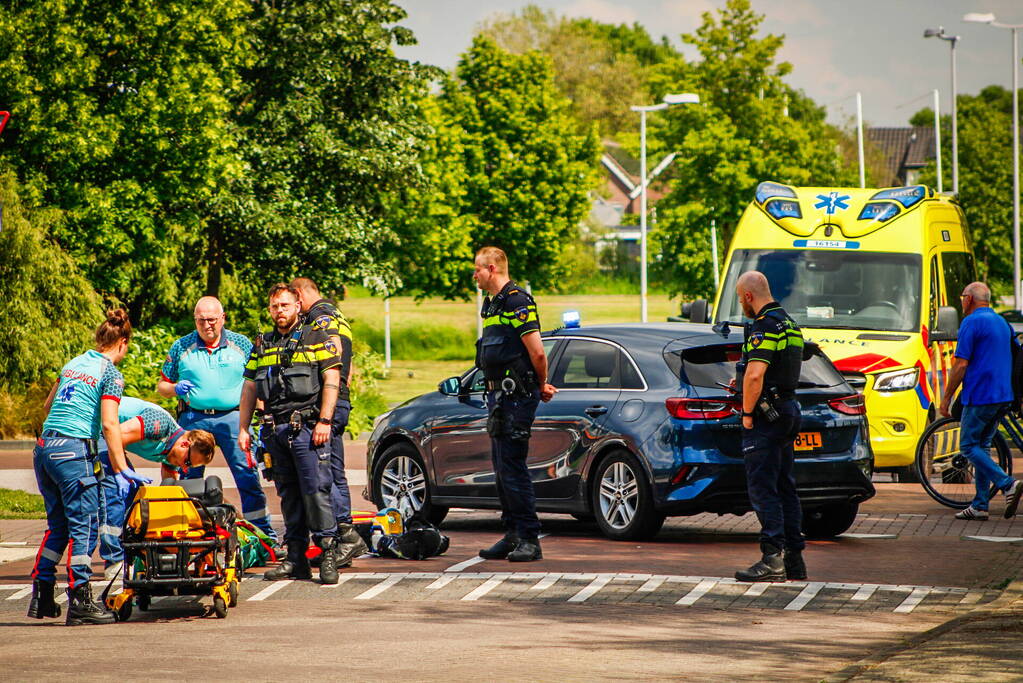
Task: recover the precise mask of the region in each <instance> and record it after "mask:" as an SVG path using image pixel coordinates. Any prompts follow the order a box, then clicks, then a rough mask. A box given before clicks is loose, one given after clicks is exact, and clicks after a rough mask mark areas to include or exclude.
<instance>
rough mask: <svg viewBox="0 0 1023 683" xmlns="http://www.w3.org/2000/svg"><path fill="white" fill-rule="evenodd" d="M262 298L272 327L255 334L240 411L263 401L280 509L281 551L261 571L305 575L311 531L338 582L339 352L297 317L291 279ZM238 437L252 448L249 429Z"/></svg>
mask: <svg viewBox="0 0 1023 683" xmlns="http://www.w3.org/2000/svg"><path fill="white" fill-rule="evenodd" d="M268 298H269V300H270V305H269V311H270V317H271V318H272V319H273V321H274V329H273V330H271V331H270V332H266V333H264V334H261V335H259V336H258V337H256V343H255V345H254V346H253V349H252V354H251V355H250V357H249V361H248V363H246V365H245V380H246V381H245V386H244V387H243V388H242V395H241V410H240V412H239V419H240V421H241V425H242V426H245V425H248V424H249V422H250V421H251V419H252V413H253V410H254V409H255V405H256V399H257V398H258V399H259V400H261V401H262V402H263V426H262V429H261V431H260V440H261V441H262V443H263V447H264V448H265V449H266V451H267V453H269V455H270V459H271V467H272V470H273V480H274V485H275V486H276V487H277V495H279V496H280V498H281V512H282V513H283V515H284V542H285V544H287V546H288V554H287V559H285V560H284V561H283V562H281V564H280V565H278V566H277V567H273V568H272V569H269V570H267V572H266V573H265V574H263V578H264V579H266V580H268V581H275V580H279V579H307V578H310V577H311V575H312V572H311V570H310V568H309V560H308V559H307V558H306V551H307V549H308V548H309V536H310V534H311V535H312V538H313V541H314V542H315V543H316V544H317V545H318V546H319V547H320V548H321V549H322V550H323V557H322V559H321V561H320V581H321V582H322V583H326V584H336V583H337V582H338V580H339V576H338V572H337V554H336V551H337V545H336V544H337V518H336V517H335V514H334V505H333V502H332V500H331V490H332V489H333V487H334V479H333V475H332V472H331V458H330V438H331V428H332V425H333V420H334V407H335V406H336V405H337V394H338V389H339V383H340V378H341V370H340V367H341V359H340V358H338V356H337V349H336V348H334V349H332V348H331V347H332V346H333V344H331V342H330V340H328V339H327V335H326V334H325V333H324V332H323V331H322V330H314V329H313V328H312V327H311V326H310V325H306V324H303V323H302V321H301V320H300V317H299V303H298V302H299V297H298V292H297V291H296V290H295V288H294V287H292V286H291V285H286V284H283V283H280V284H276V285H274V286H273V287H271V288H270V292H269V294H268ZM238 445H239V446H240V447H241V449H242V450H243V451H245V452H246V453H251V449H252V438H251V437H250V435H249V432H248V430H247V429H241V430H240V431H239V433H238Z"/></svg>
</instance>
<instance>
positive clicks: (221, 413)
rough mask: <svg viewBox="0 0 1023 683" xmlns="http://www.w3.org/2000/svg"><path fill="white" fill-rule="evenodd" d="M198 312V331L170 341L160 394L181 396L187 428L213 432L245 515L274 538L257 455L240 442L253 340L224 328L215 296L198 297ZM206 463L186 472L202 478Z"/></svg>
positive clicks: (182, 419)
mask: <svg viewBox="0 0 1023 683" xmlns="http://www.w3.org/2000/svg"><path fill="white" fill-rule="evenodd" d="M194 317H195V332H192V333H190V334H187V335H185V336H184V337H182V338H181V339H178V340H177V341H176V342H174V345H173V346H171V348H170V352H169V353H168V354H167V359H166V360H165V361H164V363H163V369H162V373H161V376H160V381H159V382H158V383H157V385H156V390H157V391H158V392H159V393H160V395H161V396H166V397H167V398H172V397H175V396H176V397H178V399H180V400H181V402H182V404H183V407H184V410H182V411H181V413H180V415H178V424H180V425H181V427H182V428H183V429H201V430H203V431H207V432H209V433H210V434H212V435H213V438H214V439H216V440H217V445H218V446H220V452H221V453H223V454H224V459H225V460H226V461H227V465H228V467H230V468H231V474H232V475H233V476H234V483H235V486H237V487H238V495H239V496H240V497H241V500H242V517H243V518H244V519H246V520H248V521H250V522H252V523H253V524H255V525H256V526H258V527H259V528H260V529H262V530H263V531H264V532H266V534H267V535H269V536H270V537H271V538H276V537H277V535H276V533H275V532H274V529H273V525H272V524H271V522H270V510H269V509H268V508H267V506H266V494H265V493H264V492H263V487H262V486H261V485H260V482H259V472H258V471H257V470H256V465H255V461H253V460H252V459H251V458H247V457H246V456H245V453H243V452H242V451H241V449H240V448H238V400H239V398H240V396H241V393H242V384H243V380H242V372H243V371H244V370H245V362H246V361H248V359H249V354H250V353H251V352H252V343H251V342H250V341H249V340H248V339H247V338H245V337H244V336H242V335H240V334H237V333H235V332H232V331H230V330H227V329H224V309H223V307H222V306H221V305H220V301H219V300H217V298H216V297H212V296H204V297H203V298H201V299H199V301H198V303H196V305H195V315H194ZM205 469H206V468H205V467H193V468H192V469H191V470H190V471H189V473H188V476H187V478H189V479H202V477H203V476H204V475H205Z"/></svg>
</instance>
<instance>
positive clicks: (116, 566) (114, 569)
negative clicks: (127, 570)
mask: <svg viewBox="0 0 1023 683" xmlns="http://www.w3.org/2000/svg"><path fill="white" fill-rule="evenodd" d="M123 568H124V562H114V563H113V564H112V565H110V566H109V567H107V568H106V569H104V570H103V578H104V579H105V580H106V582H107V583H110V581H111V580H112V579H113V578H114V577H115V576H118V575H120V573H121V569H123Z"/></svg>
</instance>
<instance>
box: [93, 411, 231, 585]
mask: <svg viewBox="0 0 1023 683" xmlns="http://www.w3.org/2000/svg"><path fill="white" fill-rule="evenodd" d="M117 419H118V420H120V422H121V425H120V431H121V443H122V444H123V445H124V450H125V451H127V452H128V453H132V454H133V455H137V456H139V457H140V458H143V459H145V460H148V461H150V462H155V463H159V465H160V470H161V477H162V478H163V479H167V478H177V474H178V471H179V470H180V471H182V472H186V473H187V472H188V471H189V470H190V469H198V468H202V467H204V466H205V465H207V464H209V462H210V461H211V460H213V449H214V448H216V445H217V444H216V441H215V440H214V437H213V435H212V434H210V433H209V432H207V431H203V430H200V429H196V430H191V431H185V430H184V429H182V428H181V427H180V426H178V423H177V422H175V421H174V418H172V417H171V416H170V413H168V412H167V411H166V410H164V409H163V408H161V407H160V406H158V405H156V404H155V403H150V402H148V401H143V400H142V399H140V398H134V397H132V396H125V397H123V398H122V399H121V403H120V405H119V406H118V409H117ZM99 461H100V464H102V465H103V472H104V474H105V475H107V476H105V477H104V478H103V481H102V482H100V515H99V519H98V523H99V524H98V530H99V554H100V557H102V558H103V559H104V560H105V562H106V572H105V578H106V579H107V580H108V581H109V580H110V579H112V578H113V577H114V576H116V575H117V574H118V573H120V571H121V562H122V561H123V560H124V548H123V547H122V545H121V528H122V527H123V526H124V513H125V510H126V509H127V505H128V502H129V500H130V494H129V496H128V497H125V496H124V495H122V494H121V493H120V492H119V491H118V490H117V486H116V485H115V484H114V480H113V477H112V476H110V475H111V473H112V469H111V464H110V452H109V448H108V447H107V443H106V440H105V439H100V442H99ZM128 467H129V468H130V467H131V463H130V462H129V463H128Z"/></svg>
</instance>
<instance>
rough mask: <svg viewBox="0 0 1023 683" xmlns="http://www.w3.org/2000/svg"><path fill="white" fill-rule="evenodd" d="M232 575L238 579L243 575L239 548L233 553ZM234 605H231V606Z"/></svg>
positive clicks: (243, 565) (243, 570)
mask: <svg viewBox="0 0 1023 683" xmlns="http://www.w3.org/2000/svg"><path fill="white" fill-rule="evenodd" d="M234 575H235V576H237V577H238V580H239V581H241V580H242V576H244V575H245V562H244V561H243V560H242V550H241V548H239V549H238V550H237V552H235V554H234ZM233 606H234V605H232V607H233Z"/></svg>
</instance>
